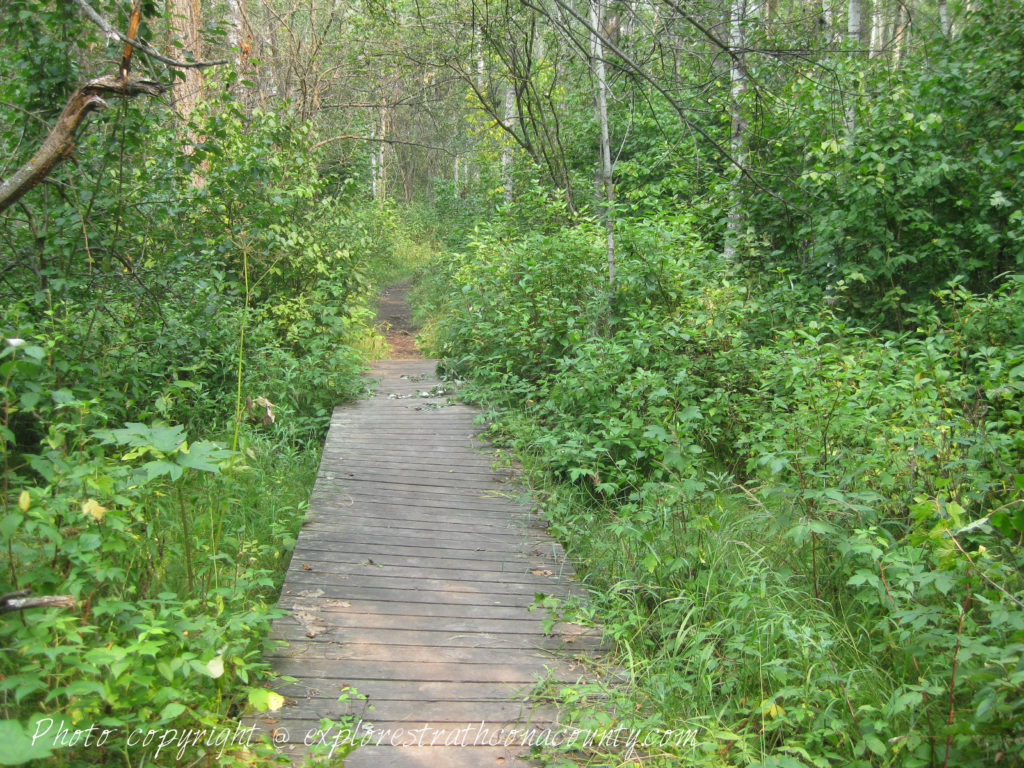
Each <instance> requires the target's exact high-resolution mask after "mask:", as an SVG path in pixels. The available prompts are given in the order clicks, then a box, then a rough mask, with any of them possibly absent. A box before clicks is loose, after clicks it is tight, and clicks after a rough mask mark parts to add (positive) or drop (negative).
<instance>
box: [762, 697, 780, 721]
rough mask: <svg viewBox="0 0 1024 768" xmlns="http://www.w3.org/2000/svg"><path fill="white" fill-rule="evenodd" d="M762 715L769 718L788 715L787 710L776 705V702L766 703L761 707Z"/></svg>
mask: <svg viewBox="0 0 1024 768" xmlns="http://www.w3.org/2000/svg"><path fill="white" fill-rule="evenodd" d="M761 714H762V715H764V716H765V717H768V718H774V717H778V716H779V715H784V714H786V710H784V709H783V708H782V707H780V706H779V705H778V704H776V703H775V702H774V701H772V702H765V703H764V704H762V705H761Z"/></svg>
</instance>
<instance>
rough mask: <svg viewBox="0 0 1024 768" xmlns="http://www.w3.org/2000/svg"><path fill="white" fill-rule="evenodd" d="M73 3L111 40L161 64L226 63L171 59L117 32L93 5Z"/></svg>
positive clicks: (76, 0) (199, 65) (201, 65)
mask: <svg viewBox="0 0 1024 768" xmlns="http://www.w3.org/2000/svg"><path fill="white" fill-rule="evenodd" d="M74 3H75V5H77V6H78V7H79V8H81V9H82V13H84V14H85V15H86V17H87V18H88V19H89V20H90V21H91V22H92V23H93V24H95V25H96V26H97V27H99V28H100V29H102V30H103V34H105V35H106V36H107V37H108V38H110V39H111V40H115V39H116V40H120V41H121V42H122V43H125V44H126V45H130V46H132V47H133V48H136V49H137V50H140V51H142V52H143V53H144V54H146V55H147V56H149V57H151V58H153V59H156V60H157V61H159V62H160V63H161V64H166V65H167V66H169V67H173V68H174V69H202V68H204V67H215V66H218V65H220V64H227V63H228V60H227V59H215V60H213V61H179V60H178V59H172V58H170V57H168V56H164V55H163V54H162V53H160V52H159V51H157V50H155V49H154V48H152V47H150V46H148V45H146V44H145V43H144V42H142V41H141V40H136V39H134V38H132V37H130V36H128V35H123V34H121V33H120V32H118V31H117V30H116V29H114V27H113V26H111V24H110V22H108V21H107V20H106V19H104V18H103V17H102V16H100V15H99V14H98V13H96V11H95V10H94V9H93V7H92V6H91V5H89V3H87V2H86V1H85V0H74Z"/></svg>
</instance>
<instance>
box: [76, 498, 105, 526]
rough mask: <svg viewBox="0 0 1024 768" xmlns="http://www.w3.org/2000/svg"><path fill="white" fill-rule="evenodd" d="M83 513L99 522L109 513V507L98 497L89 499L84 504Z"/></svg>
mask: <svg viewBox="0 0 1024 768" xmlns="http://www.w3.org/2000/svg"><path fill="white" fill-rule="evenodd" d="M82 513H83V514H86V515H88V516H89V517H91V518H92V519H93V520H95V521H96V522H97V523H98V522H99V521H100V520H102V519H103V516H104V515H105V514H107V508H106V507H104V506H101V505H100V503H99V502H98V501H96V499H89V500H88V501H87V502H85V503H84V504H83V505H82Z"/></svg>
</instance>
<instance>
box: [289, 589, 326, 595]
mask: <svg viewBox="0 0 1024 768" xmlns="http://www.w3.org/2000/svg"><path fill="white" fill-rule="evenodd" d="M323 593H324V591H323V590H322V589H304V590H302V591H301V592H296V593H295V596H296V597H320V596H322V595H323Z"/></svg>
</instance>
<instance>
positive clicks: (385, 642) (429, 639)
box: [268, 625, 601, 659]
mask: <svg viewBox="0 0 1024 768" xmlns="http://www.w3.org/2000/svg"><path fill="white" fill-rule="evenodd" d="M268 638H269V639H270V640H273V641H277V640H283V641H286V642H288V641H294V642H293V643H292V645H295V647H298V648H301V649H302V651H301V652H299V651H295V652H294V653H292V654H291V656H290V657H289V658H305V657H307V656H309V657H312V658H331V659H339V658H341V659H343V658H346V657H345V656H344V655H343V654H342V655H339V652H338V651H336V650H335V649H337V648H341V647H351V646H357V645H376V646H381V647H384V646H392V645H395V646H404V647H422V648H434V649H446V648H451V649H460V648H491V649H494V650H500V651H502V652H504V651H506V650H516V649H519V650H554V651H562V650H565V651H578V650H587V649H594V648H599V647H601V642H600V638H597V637H594V636H593V635H585V634H582V635H572V634H567V635H538V634H537V633H535V632H530V633H528V634H510V633H505V634H483V633H475V634H473V633H466V632H434V631H425V632H424V631H413V630H406V629H373V630H370V629H334V630H332V631H331V632H330V634H326V633H321V634H318V635H316V636H315V637H308V636H305V637H299V636H298V633H297V632H296V631H295V625H292V626H291V627H289V628H288V631H285V628H284V627H280V628H279V627H277V626H276V625H275V627H274V628H273V629H271V631H270V634H269V635H268ZM292 645H289V648H291V647H292ZM353 652H355V651H353ZM278 655H283V654H280V653H278Z"/></svg>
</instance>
